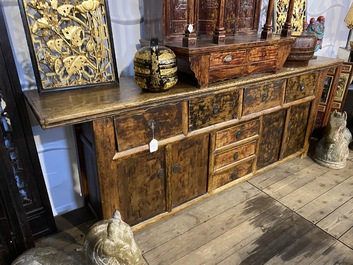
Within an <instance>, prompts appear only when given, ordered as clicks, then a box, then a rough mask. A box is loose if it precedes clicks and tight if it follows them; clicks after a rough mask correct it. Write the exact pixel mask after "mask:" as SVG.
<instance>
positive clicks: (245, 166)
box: [209, 159, 255, 191]
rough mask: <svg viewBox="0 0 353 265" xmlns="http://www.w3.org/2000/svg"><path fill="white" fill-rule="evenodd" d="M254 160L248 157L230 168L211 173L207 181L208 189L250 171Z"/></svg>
mask: <svg viewBox="0 0 353 265" xmlns="http://www.w3.org/2000/svg"><path fill="white" fill-rule="evenodd" d="M254 161H255V159H250V160H247V161H245V162H243V163H240V164H237V165H236V166H234V167H232V168H231V169H228V170H225V171H222V172H217V173H213V174H212V176H211V178H210V181H209V191H211V190H214V189H216V188H219V187H221V186H223V185H225V184H227V183H229V182H232V181H234V180H236V179H239V178H241V177H244V176H246V175H248V174H250V173H252V172H253V165H254Z"/></svg>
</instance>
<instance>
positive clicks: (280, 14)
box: [274, 0, 306, 35]
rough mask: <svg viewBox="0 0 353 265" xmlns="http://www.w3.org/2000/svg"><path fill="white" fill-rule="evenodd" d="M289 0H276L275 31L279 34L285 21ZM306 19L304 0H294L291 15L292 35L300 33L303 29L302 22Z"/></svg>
mask: <svg viewBox="0 0 353 265" xmlns="http://www.w3.org/2000/svg"><path fill="white" fill-rule="evenodd" d="M288 6H289V0H277V1H276V10H275V23H274V26H275V33H276V34H281V30H282V25H283V24H284V23H285V22H286V19H287V12H288ZM304 21H306V0H296V1H295V2H294V8H293V16H292V35H300V34H301V33H302V31H303V22H304Z"/></svg>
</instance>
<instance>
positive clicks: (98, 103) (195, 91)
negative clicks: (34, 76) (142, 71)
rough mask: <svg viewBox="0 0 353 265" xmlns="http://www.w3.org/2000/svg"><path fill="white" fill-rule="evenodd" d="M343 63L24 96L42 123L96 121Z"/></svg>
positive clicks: (123, 81) (128, 81)
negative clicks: (156, 86) (153, 89)
mask: <svg viewBox="0 0 353 265" xmlns="http://www.w3.org/2000/svg"><path fill="white" fill-rule="evenodd" d="M341 63H342V60H339V59H332V58H325V57H318V58H317V59H313V60H310V62H309V65H308V66H306V67H297V68H287V67H283V68H282V69H281V70H279V71H277V72H276V73H263V74H256V75H250V76H246V77H241V78H236V79H232V80H228V81H224V82H217V83H213V84H210V85H209V86H208V87H207V88H197V87H196V86H194V85H191V84H186V83H183V82H178V83H177V85H176V86H174V87H173V88H171V89H170V90H168V91H166V92H162V93H150V92H145V91H143V90H142V89H141V88H139V87H138V86H137V85H136V84H135V82H134V80H133V78H131V77H123V78H120V79H119V84H116V85H109V86H97V87H90V88H84V89H77V90H67V91H60V92H51V93H42V94H39V93H38V91H37V90H27V91H24V96H25V98H26V100H27V102H28V104H29V106H30V108H31V109H32V111H33V113H34V115H35V116H36V118H37V120H38V121H39V124H40V126H41V127H42V128H43V129H47V128H53V127H58V126H63V125H73V124H78V123H83V122H86V121H92V120H94V119H97V118H101V117H107V116H110V115H114V114H116V113H118V112H124V111H129V110H133V109H136V108H138V107H141V106H142V105H144V106H148V105H156V104H158V103H160V102H175V101H179V100H183V99H187V98H191V97H194V96H200V95H207V94H212V93H214V92H216V91H221V90H222V91H223V90H224V91H226V90H227V89H233V88H234V87H242V86H244V85H248V84H253V83H256V82H265V81H270V80H272V79H275V78H281V77H288V76H290V75H295V74H300V73H302V72H307V71H310V70H315V69H320V68H328V67H333V66H335V65H339V64H341Z"/></svg>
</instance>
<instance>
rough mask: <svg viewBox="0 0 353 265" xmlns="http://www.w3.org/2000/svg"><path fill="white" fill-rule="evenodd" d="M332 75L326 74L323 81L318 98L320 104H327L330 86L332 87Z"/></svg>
mask: <svg viewBox="0 0 353 265" xmlns="http://www.w3.org/2000/svg"><path fill="white" fill-rule="evenodd" d="M333 78H334V76H331V75H328V76H327V77H326V79H325V81H324V86H323V89H322V94H321V98H320V104H327V101H328V98H329V96H330V93H331V88H332V82H333Z"/></svg>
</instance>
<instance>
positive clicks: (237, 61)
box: [210, 49, 247, 70]
mask: <svg viewBox="0 0 353 265" xmlns="http://www.w3.org/2000/svg"><path fill="white" fill-rule="evenodd" d="M246 58H247V52H246V50H245V49H244V50H238V51H233V52H216V53H212V54H211V57H210V69H216V70H219V69H220V68H227V67H233V66H239V65H242V64H244V62H245V61H246Z"/></svg>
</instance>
